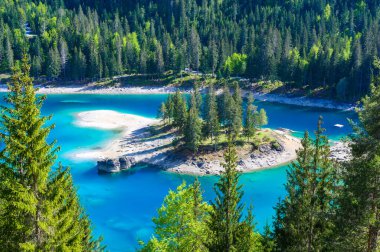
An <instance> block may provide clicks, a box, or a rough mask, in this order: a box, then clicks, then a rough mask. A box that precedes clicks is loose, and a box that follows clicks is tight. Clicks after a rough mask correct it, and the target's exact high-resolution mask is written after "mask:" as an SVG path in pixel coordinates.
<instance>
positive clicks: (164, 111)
mask: <svg viewBox="0 0 380 252" xmlns="http://www.w3.org/2000/svg"><path fill="white" fill-rule="evenodd" d="M158 117H159V118H161V119H162V121H163V123H164V124H166V123H167V119H168V118H169V117H168V110H167V108H166V103H165V102H162V103H161V106H160V109H159V111H158Z"/></svg>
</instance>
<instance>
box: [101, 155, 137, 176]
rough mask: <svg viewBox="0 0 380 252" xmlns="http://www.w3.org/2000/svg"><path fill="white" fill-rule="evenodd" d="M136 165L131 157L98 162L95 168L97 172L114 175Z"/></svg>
mask: <svg viewBox="0 0 380 252" xmlns="http://www.w3.org/2000/svg"><path fill="white" fill-rule="evenodd" d="M135 164H136V160H135V158H133V157H125V156H124V157H119V158H115V159H103V160H99V161H98V164H97V167H98V171H99V172H106V173H115V172H120V171H122V170H127V169H129V168H131V167H132V166H133V165H135Z"/></svg>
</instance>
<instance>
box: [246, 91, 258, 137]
mask: <svg viewBox="0 0 380 252" xmlns="http://www.w3.org/2000/svg"><path fill="white" fill-rule="evenodd" d="M253 101H254V99H253V94H252V93H250V94H249V96H248V105H247V110H246V115H245V124H244V135H245V136H246V137H247V139H248V142H249V141H250V139H251V137H253V136H254V135H255V131H256V129H255V122H254V113H255V111H256V107H255V106H254V105H253Z"/></svg>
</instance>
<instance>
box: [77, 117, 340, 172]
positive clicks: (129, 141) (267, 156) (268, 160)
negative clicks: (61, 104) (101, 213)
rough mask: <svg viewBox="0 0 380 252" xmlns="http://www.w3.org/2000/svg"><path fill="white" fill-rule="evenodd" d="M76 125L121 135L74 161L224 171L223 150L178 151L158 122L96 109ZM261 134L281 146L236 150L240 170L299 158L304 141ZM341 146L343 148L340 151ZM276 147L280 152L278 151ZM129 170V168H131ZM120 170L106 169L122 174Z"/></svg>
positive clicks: (283, 132)
mask: <svg viewBox="0 0 380 252" xmlns="http://www.w3.org/2000/svg"><path fill="white" fill-rule="evenodd" d="M76 118H77V120H76V122H75V124H76V125H78V126H80V127H92V128H98V129H107V130H117V131H119V132H120V134H118V136H117V137H116V138H114V139H112V140H110V141H109V142H107V143H106V144H105V145H104V146H103V147H101V148H95V149H87V150H81V151H78V152H73V153H71V154H69V157H70V158H72V159H86V160H95V161H99V160H115V159H118V158H120V157H126V158H128V159H129V160H133V161H134V163H135V164H139V163H140V164H150V165H155V166H157V167H159V168H161V169H163V170H165V171H168V172H174V173H179V174H191V175H216V174H220V173H221V172H222V171H223V167H222V163H223V152H224V150H223V149H220V150H218V151H216V152H214V151H212V150H202V151H199V152H198V153H197V154H196V155H192V154H191V153H189V152H186V151H184V150H182V151H181V150H180V151H177V150H176V149H175V147H174V145H173V142H175V141H176V138H177V136H176V133H175V132H174V131H172V130H169V131H166V130H165V129H163V128H164V126H163V125H162V124H161V122H160V121H159V120H157V119H150V118H145V117H141V116H136V115H131V114H123V113H119V112H116V111H112V110H93V111H86V112H80V113H78V114H76ZM259 134H266V135H267V136H270V137H271V138H274V139H275V140H276V141H277V142H278V143H279V144H280V145H279V146H271V145H270V144H263V145H260V146H258V147H257V149H256V150H252V149H251V148H250V147H249V146H247V145H244V146H239V147H237V151H238V154H239V155H238V156H239V157H240V159H239V160H238V166H237V167H238V168H237V169H238V170H239V171H240V172H253V171H258V170H262V169H269V168H274V167H277V166H280V165H283V164H287V163H290V162H291V161H293V160H294V159H296V157H297V154H296V150H298V149H299V148H300V147H301V140H300V139H299V138H297V137H294V136H292V135H291V131H289V130H286V129H277V130H272V129H268V128H265V129H262V130H260V133H259ZM334 146H337V147H336V148H332V151H333V153H332V157H333V158H336V159H338V158H342V157H341V156H340V155H338V154H337V153H339V152H340V151H341V149H342V148H344V147H345V146H343V145H341V144H339V145H338V144H334ZM339 146H341V147H342V148H339ZM276 148H277V149H276ZM128 168H129V167H128ZM119 171H121V170H111V169H110V170H103V172H119Z"/></svg>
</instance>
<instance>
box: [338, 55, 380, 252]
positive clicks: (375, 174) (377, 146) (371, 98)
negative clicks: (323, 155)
mask: <svg viewBox="0 0 380 252" xmlns="http://www.w3.org/2000/svg"><path fill="white" fill-rule="evenodd" d="M375 68H377V69H379V70H380V61H379V60H375ZM379 109H380V75H377V76H374V77H372V85H371V92H370V95H368V96H366V97H365V98H363V100H362V109H360V110H358V114H359V120H360V123H359V124H353V125H354V132H355V134H353V135H352V136H351V140H352V144H351V150H352V155H353V158H352V160H351V161H350V162H348V163H346V164H345V165H344V166H343V172H342V184H343V186H342V192H341V197H340V198H339V201H338V203H339V204H338V205H339V208H338V209H339V211H338V213H337V227H339V228H337V230H336V231H337V233H338V234H339V235H338V241H337V242H338V247H339V249H341V250H348V249H352V250H353V251H368V252H374V251H378V250H379V249H380V245H379V243H380V241H379V240H380V238H379V236H380V234H379V233H380V183H379V181H380V113H379Z"/></svg>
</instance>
